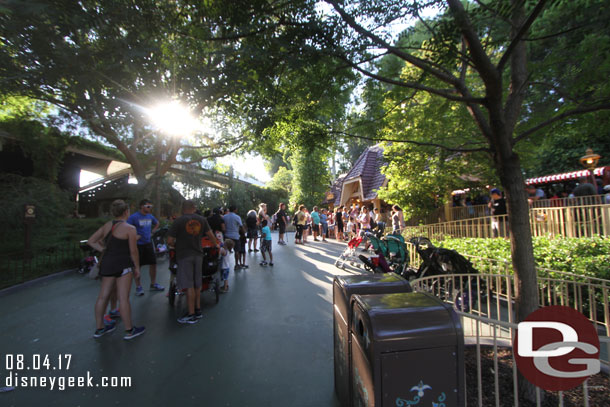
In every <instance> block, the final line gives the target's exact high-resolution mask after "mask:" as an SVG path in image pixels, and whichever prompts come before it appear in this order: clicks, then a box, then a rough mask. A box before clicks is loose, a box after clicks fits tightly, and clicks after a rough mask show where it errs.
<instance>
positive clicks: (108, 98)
mask: <svg viewBox="0 0 610 407" xmlns="http://www.w3.org/2000/svg"><path fill="white" fill-rule="evenodd" d="M187 5H188V4H183V2H180V1H175V2H174V1H168V2H156V1H150V0H136V1H133V2H129V3H125V4H123V3H119V4H117V3H116V2H114V1H96V0H87V1H82V2H73V1H66V0H34V1H10V2H5V3H4V4H3V11H4V13H3V14H2V15H0V36H1V37H2V39H3V42H2V44H1V45H0V72H1V75H2V77H3V78H4V80H3V81H2V82H1V83H0V92H1V93H3V94H4V95H22V96H26V97H29V98H31V99H35V100H39V101H44V102H46V103H49V104H52V105H54V106H56V107H58V108H59V109H61V110H60V112H61V114H63V115H64V116H65V117H66V118H67V120H68V121H69V122H72V123H74V119H75V118H78V119H80V120H81V123H80V124H79V126H80V127H81V129H82V128H85V129H88V130H89V131H90V132H91V134H92V135H94V136H96V137H99V138H101V139H103V140H104V141H105V142H106V143H109V144H111V145H113V146H115V147H116V148H117V149H118V150H119V151H121V153H123V155H124V156H125V157H126V159H127V160H128V161H129V163H130V164H131V166H132V169H133V171H134V174H135V176H136V177H137V179H138V181H139V184H140V185H147V184H148V183H149V182H151V181H155V183H156V184H158V183H159V177H161V176H163V174H165V173H166V172H167V171H168V170H169V168H170V167H171V166H172V165H174V164H177V163H178V164H189V163H199V162H201V161H202V160H204V159H206V158H208V157H215V156H218V155H224V154H228V153H231V152H233V151H236V150H238V149H239V148H240V147H242V146H243V145H244V139H243V137H242V135H241V134H238V133H235V132H234V129H235V128H234V127H233V128H229V127H225V129H227V130H226V131H218V132H215V133H211V132H207V133H203V132H199V133H198V134H195V137H194V139H188V140H181V139H180V138H179V137H167V136H164V135H163V134H162V133H161V132H160V130H159V129H157V128H155V126H153V125H151V124H150V121H151V118H150V117H149V114H150V112H149V111H148V110H147V109H148V108H150V107H151V106H152V105H154V104H155V103H156V102H157V101H158V100H160V99H161V100H173V99H182V100H183V101H184V103H185V104H186V105H187V106H188V107H190V108H192V109H193V110H194V111H195V114H196V115H197V116H201V115H203V114H204V113H208V114H213V113H214V110H215V107H214V106H213V105H212V106H209V107H208V108H204V102H205V101H209V100H210V99H211V98H209V97H208V98H207V99H205V100H204V98H203V97H202V94H201V93H196V92H194V91H195V90H198V89H200V88H201V85H199V87H197V86H195V83H199V84H201V83H206V82H214V81H215V80H216V79H217V78H218V77H219V76H220V75H222V74H223V72H213V71H214V70H217V68H218V66H219V64H221V61H218V60H214V59H213V58H200V59H198V60H197V61H191V63H190V65H189V66H185V65H184V64H185V62H186V61H185V58H188V57H193V56H194V52H188V51H189V50H187V49H185V48H184V46H185V44H184V41H178V40H177V39H176V36H175V35H174V33H175V32H176V31H182V30H183V29H184V27H185V26H188V24H189V20H188V16H186V15H185V14H184V9H183V7H186V6H187ZM200 28H201V29H204V30H205V29H209V25H207V26H206V25H203V26H202V27H200ZM186 45H189V43H186ZM206 45H207V46H208V48H207V51H210V52H211V51H213V50H214V49H213V47H212V46H210V45H209V44H206ZM174 50H175V51H176V52H174ZM190 51H201V46H200V47H199V48H197V49H191V50H190ZM180 52H184V53H183V54H182V53H180ZM194 66H196V67H197V69H199V72H200V73H199V75H198V76H194V77H193V76H189V75H190V74H192V70H193V69H194ZM210 88H212V87H210ZM195 96H197V97H195ZM214 96H216V95H214ZM226 96H228V95H227V94H226V93H225V94H223V97H226ZM180 124H181V123H176V124H175V125H176V126H179V125H180ZM153 168H155V173H156V176H155V177H152V178H150V179H148V180H147V173H148V172H149V171H150V170H151V169H153Z"/></svg>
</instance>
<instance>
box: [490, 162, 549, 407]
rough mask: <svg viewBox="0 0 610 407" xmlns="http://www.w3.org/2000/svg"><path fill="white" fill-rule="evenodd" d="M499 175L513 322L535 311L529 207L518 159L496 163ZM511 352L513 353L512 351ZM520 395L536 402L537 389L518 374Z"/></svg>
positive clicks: (534, 279) (536, 304) (536, 300)
mask: <svg viewBox="0 0 610 407" xmlns="http://www.w3.org/2000/svg"><path fill="white" fill-rule="evenodd" d="M497 166H498V172H499V174H500V180H501V182H502V186H503V187H504V189H505V192H506V199H507V204H508V205H507V209H508V222H509V230H510V240H511V242H510V243H511V245H510V246H511V259H512V264H513V270H514V279H515V315H516V322H521V321H523V320H524V319H525V318H526V317H527V316H528V315H529V314H530V313H532V312H533V311H535V310H537V309H538V304H539V301H538V279H537V273H536V267H535V262H534V250H533V245H532V232H531V227H530V216H529V204H528V202H527V195H526V192H525V188H524V186H525V182H524V179H523V175H522V173H521V165H520V162H519V157H518V156H517V155H516V154H515V153H512V154H510V155H509V156H508V157H506V158H504V159H503V158H499V159H498V160H497ZM513 351H515V350H514V349H513ZM518 384H519V393H520V395H521V397H523V398H525V399H526V400H530V401H535V400H536V388H535V386H534V385H533V384H532V383H530V382H529V381H528V380H527V379H525V378H524V377H523V376H522V375H521V374H520V373H519V378H518Z"/></svg>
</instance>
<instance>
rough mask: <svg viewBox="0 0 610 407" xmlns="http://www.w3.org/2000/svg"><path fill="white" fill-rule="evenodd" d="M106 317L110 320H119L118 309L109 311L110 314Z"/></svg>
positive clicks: (119, 313)
mask: <svg viewBox="0 0 610 407" xmlns="http://www.w3.org/2000/svg"><path fill="white" fill-rule="evenodd" d="M108 316H110V318H121V312H120V311H119V309H118V308H117V309H113V310H110V312H109V313H108Z"/></svg>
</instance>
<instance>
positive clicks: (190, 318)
mask: <svg viewBox="0 0 610 407" xmlns="http://www.w3.org/2000/svg"><path fill="white" fill-rule="evenodd" d="M178 322H180V323H181V324H196V323H197V322H199V320H198V319H197V317H196V316H195V315H185V316H183V317H182V318H178Z"/></svg>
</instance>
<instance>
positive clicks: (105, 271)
mask: <svg viewBox="0 0 610 407" xmlns="http://www.w3.org/2000/svg"><path fill="white" fill-rule="evenodd" d="M110 212H111V213H112V216H113V217H114V220H112V221H110V222H107V223H106V224H105V225H104V226H102V227H101V228H99V229H98V230H97V231H96V232H95V233H94V234H93V235H91V237H89V240H88V241H87V243H88V244H89V246H91V247H93V248H94V249H95V250H97V251H99V252H103V256H102V259H101V262H100V264H99V268H100V269H99V274H100V276H101V278H102V287H101V289H100V293H99V295H98V297H97V300H96V302H95V307H94V313H95V326H96V330H95V332H94V334H93V337H94V338H99V337H101V336H103V335H106V334H107V333H110V332H112V331H114V330H115V329H116V322H115V321H112V322H110V323H108V324H104V311H105V310H106V307H107V306H108V299H109V298H110V295H111V293H112V291H113V289H114V288H115V286H116V290H117V292H118V297H119V302H120V304H121V317H122V319H123V325H124V327H125V335H124V336H123V339H125V340H131V339H133V338H136V337H138V336H140V335H142V334H144V332H146V328H144V327H143V326H141V327H136V326H134V325H133V324H132V320H131V304H130V302H129V292H130V291H131V282H132V280H133V277H134V275H135V276H136V277H139V276H140V259H139V254H138V244H137V241H138V237H137V232H136V228H135V227H134V226H133V225H130V224H128V223H127V222H126V221H127V219H128V218H129V205H127V204H126V203H125V202H124V201H122V200H120V199H119V200H116V201H114V202H112V204H111V206H110ZM132 273H133V275H132Z"/></svg>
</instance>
